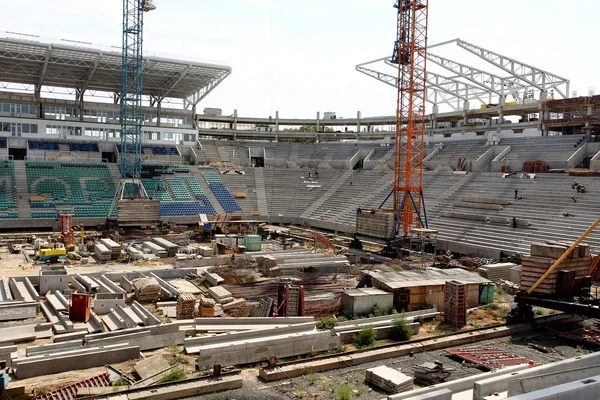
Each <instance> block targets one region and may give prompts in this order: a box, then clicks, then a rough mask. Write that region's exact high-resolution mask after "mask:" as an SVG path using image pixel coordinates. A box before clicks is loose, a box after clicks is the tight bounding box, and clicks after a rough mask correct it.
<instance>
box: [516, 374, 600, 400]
mask: <svg viewBox="0 0 600 400" xmlns="http://www.w3.org/2000/svg"><path fill="white" fill-rule="evenodd" d="M599 394H600V375H597V376H594V377H591V378H587V379H583V380H580V381H575V382H570V383H565V384H563V385H558V386H553V387H550V388H547V389H542V390H537V391H535V392H531V393H526V394H521V395H518V396H515V397H511V399H513V400H598V397H599Z"/></svg>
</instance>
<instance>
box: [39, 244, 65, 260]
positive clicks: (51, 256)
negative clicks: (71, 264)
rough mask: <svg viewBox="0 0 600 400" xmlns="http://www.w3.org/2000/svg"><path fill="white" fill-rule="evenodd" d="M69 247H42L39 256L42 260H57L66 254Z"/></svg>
mask: <svg viewBox="0 0 600 400" xmlns="http://www.w3.org/2000/svg"><path fill="white" fill-rule="evenodd" d="M66 255H67V249H65V248H64V247H63V248H60V249H40V251H39V252H38V256H39V258H40V260H42V261H50V262H56V261H58V258H59V257H60V256H66Z"/></svg>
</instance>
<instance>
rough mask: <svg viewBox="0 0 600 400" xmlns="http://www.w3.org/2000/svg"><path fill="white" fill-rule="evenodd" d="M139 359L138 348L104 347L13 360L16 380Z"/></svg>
mask: <svg viewBox="0 0 600 400" xmlns="http://www.w3.org/2000/svg"><path fill="white" fill-rule="evenodd" d="M139 357H140V348H139V347H135V346H123V345H115V346H106V347H103V348H89V349H88V348H84V349H81V350H75V351H64V352H61V353H60V354H58V355H40V356H33V357H26V358H18V359H16V360H14V364H16V365H14V368H16V372H15V375H16V376H17V378H18V379H23V378H31V377H35V376H41V375H48V374H55V373H59V372H66V371H73V370H81V369H86V368H93V367H101V366H104V365H107V364H116V363H120V362H124V361H128V360H133V359H136V358H139Z"/></svg>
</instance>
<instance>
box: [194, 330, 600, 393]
mask: <svg viewBox="0 0 600 400" xmlns="http://www.w3.org/2000/svg"><path fill="white" fill-rule="evenodd" d="M529 344H537V345H541V346H545V347H546V348H550V349H552V351H553V352H551V353H548V354H545V353H542V352H540V351H537V350H534V349H533V348H531V347H530V346H529ZM473 345H477V346H484V347H486V348H489V349H497V350H504V351H507V352H510V353H513V354H515V355H517V356H521V357H525V358H527V359H528V360H533V361H535V362H536V363H538V364H546V363H549V362H552V361H558V360H562V359H565V358H569V357H575V356H577V355H583V354H587V353H589V352H590V351H595V350H598V349H593V348H588V347H585V346H580V345H576V344H574V343H572V342H568V341H566V340H564V339H561V338H559V337H558V336H557V332H556V331H554V330H540V331H536V332H531V333H528V334H524V335H516V336H512V337H505V338H500V339H494V340H488V341H482V342H478V343H476V344H473ZM434 361H440V362H442V363H443V364H444V366H447V367H452V368H455V371H454V372H452V374H451V376H450V378H449V379H448V380H455V379H459V378H463V377H466V376H469V375H473V374H477V373H481V372H485V371H484V370H481V369H479V368H477V367H475V366H473V365H471V364H469V363H462V362H461V361H458V360H455V359H452V358H450V357H448V356H447V355H445V354H444V352H443V350H435V351H431V352H423V353H418V354H414V355H413V356H412V357H411V356H405V357H397V358H390V359H386V360H381V361H378V362H372V363H367V364H363V365H359V366H353V367H348V368H342V369H338V370H332V371H327V372H323V373H314V374H308V375H306V376H301V377H297V378H290V379H284V380H282V381H277V382H272V383H265V382H262V381H260V380H256V379H253V375H254V374H253V373H251V372H250V371H252V370H247V371H244V372H245V379H244V387H243V388H241V389H237V390H232V391H228V392H223V393H217V394H212V395H205V396H196V397H190V399H195V400H216V399H220V400H233V399H244V400H279V399H316V400H319V399H322V400H325V399H335V395H336V394H338V393H339V388H340V387H341V386H342V385H347V386H349V387H350V390H351V391H352V393H353V394H352V398H358V399H364V400H379V399H381V398H385V396H387V395H388V394H387V393H384V392H382V391H380V390H378V389H377V388H374V387H371V386H370V385H369V384H367V383H366V382H365V370H366V369H368V368H373V367H376V366H380V365H387V366H389V367H391V368H395V369H399V370H400V371H401V372H403V373H405V374H407V375H409V376H413V366H414V365H418V364H422V363H424V362H434ZM413 387H414V388H419V387H420V386H419V385H418V384H415V385H414V386H413Z"/></svg>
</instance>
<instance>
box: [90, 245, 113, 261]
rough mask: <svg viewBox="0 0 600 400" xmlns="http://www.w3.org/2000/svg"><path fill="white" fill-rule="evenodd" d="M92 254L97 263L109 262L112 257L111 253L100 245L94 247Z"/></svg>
mask: <svg viewBox="0 0 600 400" xmlns="http://www.w3.org/2000/svg"><path fill="white" fill-rule="evenodd" d="M94 254H96V257H97V258H98V260H99V261H110V259H111V257H112V252H111V251H110V250H109V249H108V248H107V247H106V246H105V245H103V244H102V243H96V245H94Z"/></svg>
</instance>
